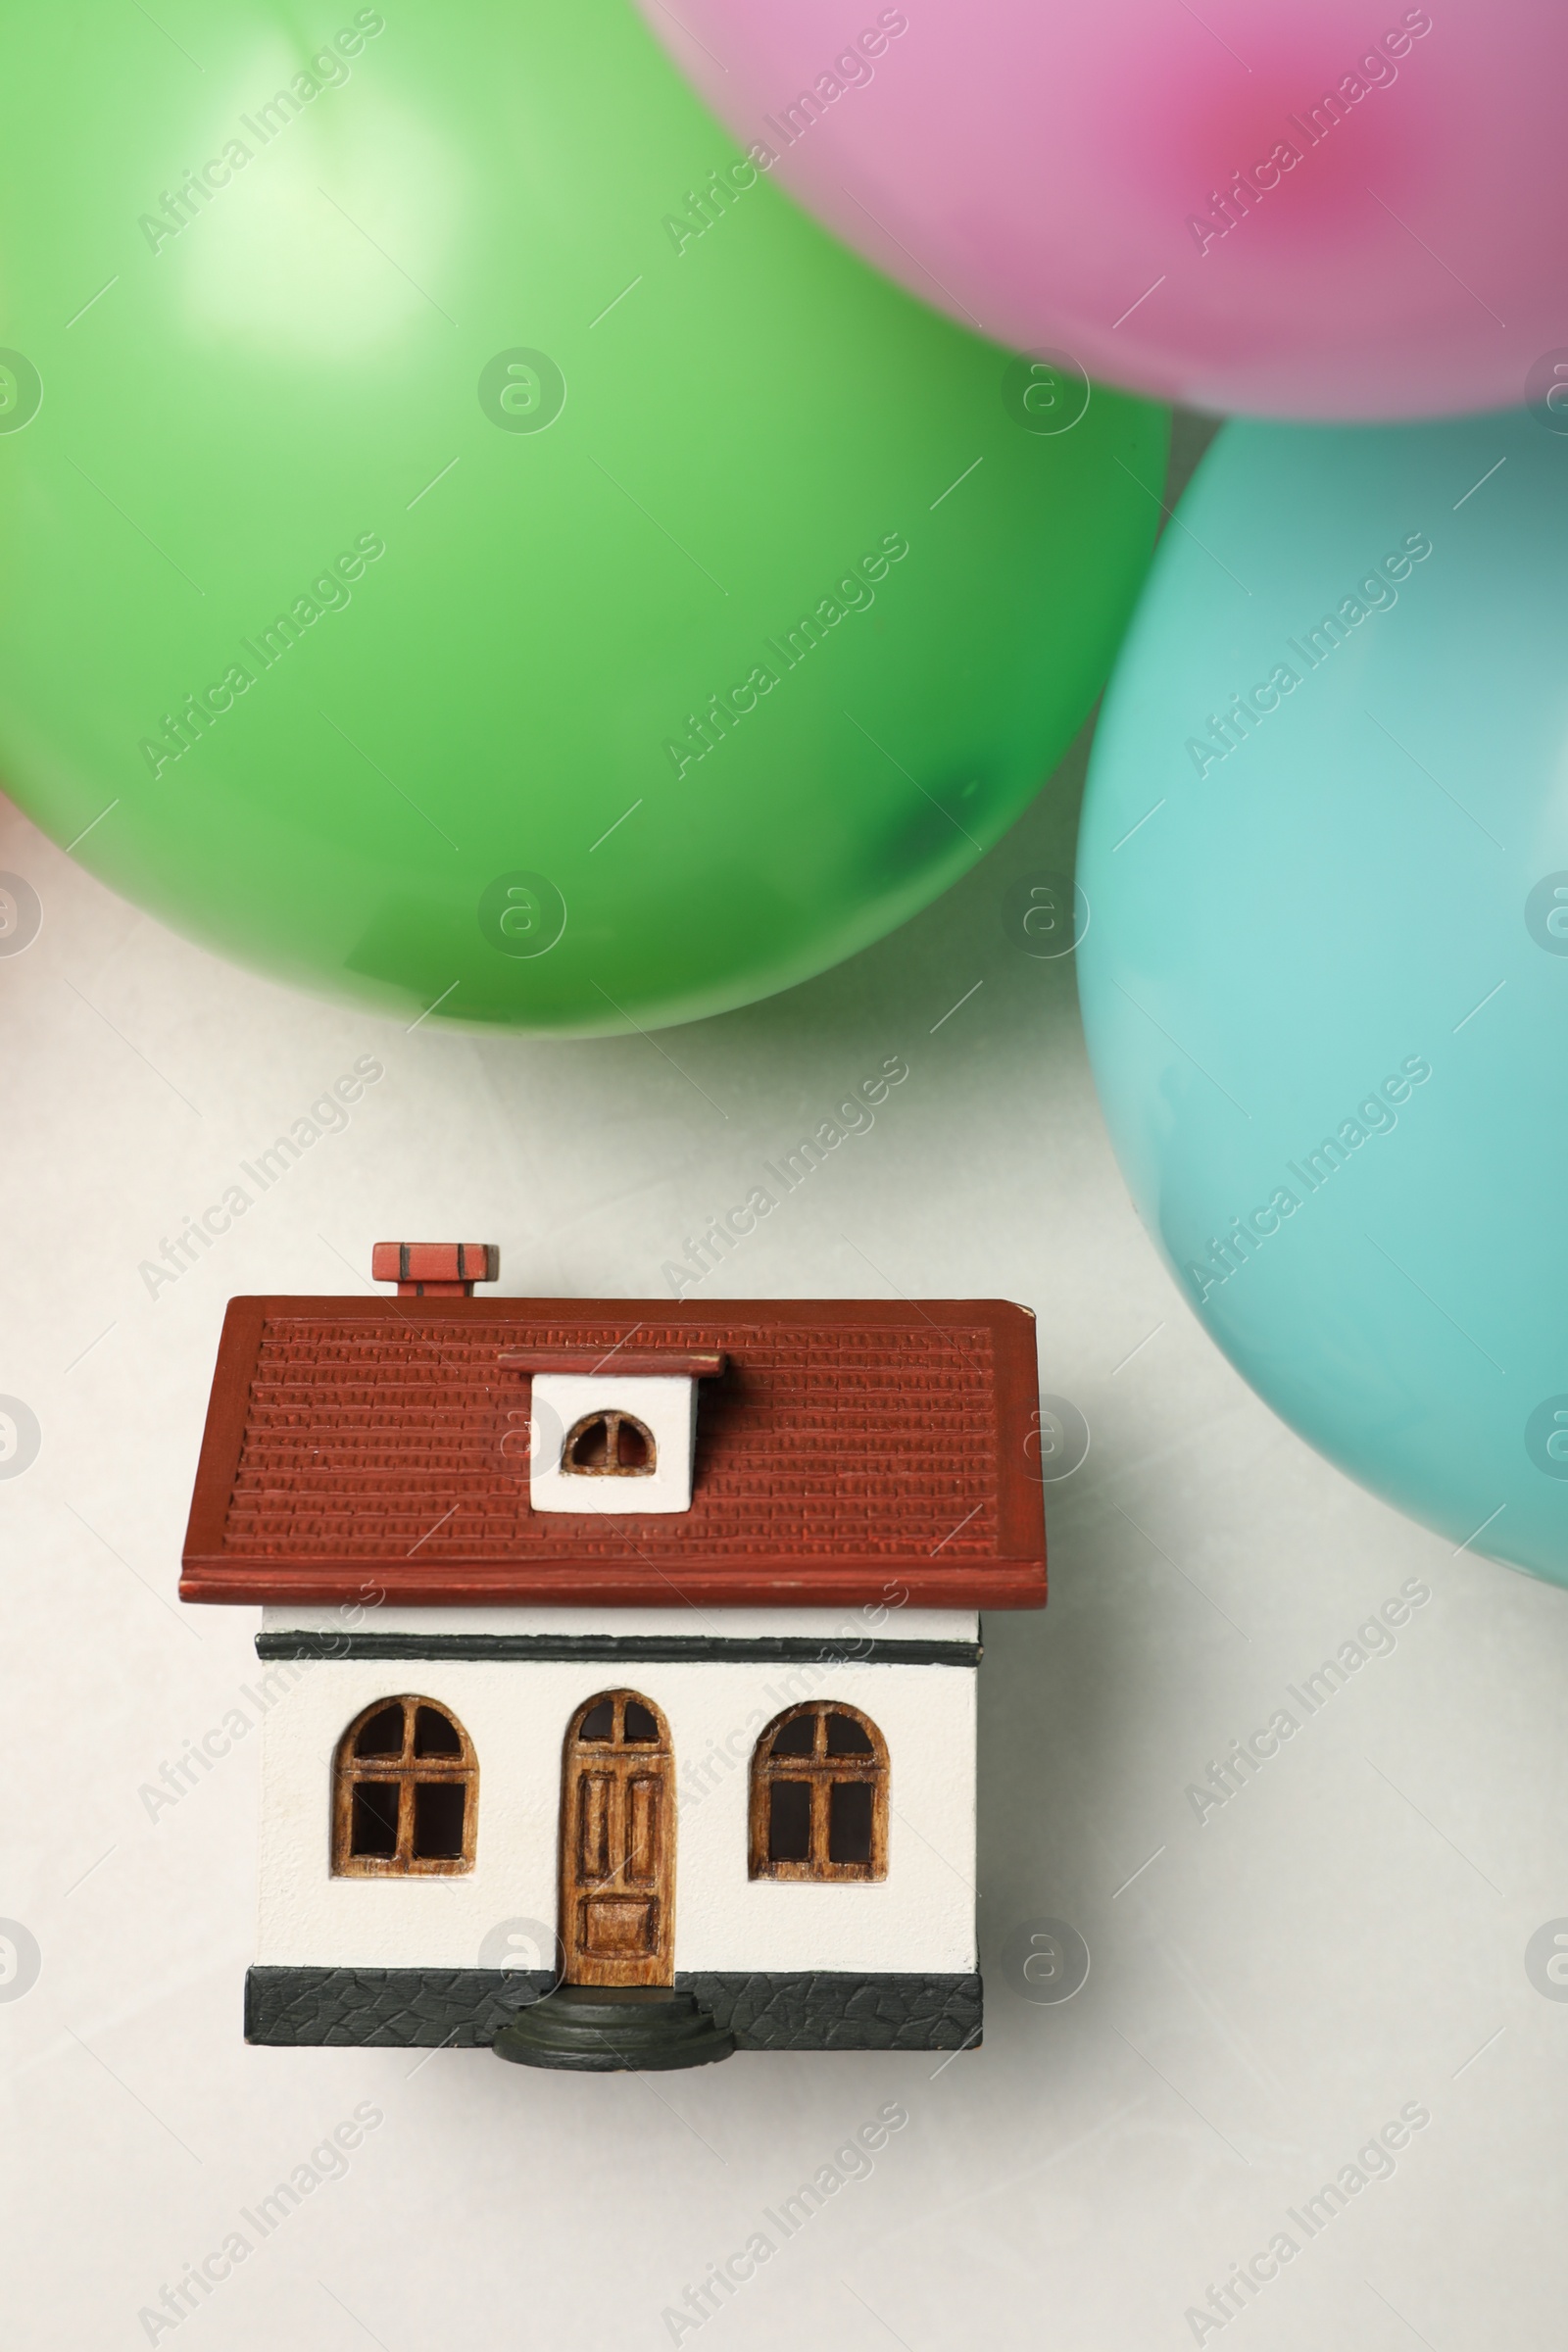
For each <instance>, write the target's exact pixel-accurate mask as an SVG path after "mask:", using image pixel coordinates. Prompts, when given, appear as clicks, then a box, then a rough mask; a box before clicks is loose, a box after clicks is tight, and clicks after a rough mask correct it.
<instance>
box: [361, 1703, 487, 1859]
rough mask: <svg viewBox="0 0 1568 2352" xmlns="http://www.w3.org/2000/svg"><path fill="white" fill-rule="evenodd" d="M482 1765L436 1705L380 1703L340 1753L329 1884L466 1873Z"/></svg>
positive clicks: (459, 1729) (454, 1721) (454, 1722)
mask: <svg viewBox="0 0 1568 2352" xmlns="http://www.w3.org/2000/svg"><path fill="white" fill-rule="evenodd" d="M478 1802H479V1765H478V1759H477V1758H476V1756H475V1755H474V1752H473V1742H472V1740H470V1739H469V1738H468V1735H467V1733H466V1731H465V1730H464V1728H463V1726H462V1724H461V1723H459V1721H458V1719H457V1717H456V1716H455V1715H452V1714H449V1713H448V1711H447V1709H446V1708H445V1707H439V1706H437V1705H436V1703H435V1701H434V1699H430V1698H418V1697H412V1696H411V1697H404V1698H378V1699H376V1700H375V1701H374V1702H373V1703H372V1704H371V1705H370V1706H368V1707H367V1708H366V1709H365V1711H364V1713H363V1714H360V1715H356V1716H355V1718H354V1721H353V1722H352V1723H351V1724H350V1725H349V1728H348V1730H347V1731H346V1732H345V1733H344V1735H343V1737H342V1739H341V1740H339V1741H338V1743H337V1755H336V1758H335V1761H334V1765H333V1773H332V1875H333V1877H334V1878H347V1879H394V1878H396V1879H402V1878H420V1879H424V1878H430V1879H442V1878H456V1877H458V1876H459V1875H460V1874H461V1873H462V1872H464V1871H468V1870H471V1869H472V1868H473V1848H474V1838H475V1835H476V1833H477V1829H478Z"/></svg>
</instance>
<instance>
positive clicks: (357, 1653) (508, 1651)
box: [256, 1631, 980, 1666]
mask: <svg viewBox="0 0 1568 2352" xmlns="http://www.w3.org/2000/svg"><path fill="white" fill-rule="evenodd" d="M256 1654H257V1656H258V1657H259V1658H386V1659H407V1660H410V1661H414V1662H425V1663H429V1662H431V1661H433V1660H437V1659H441V1658H541V1659H553V1660H558V1661H566V1662H572V1661H580V1662H581V1663H583V1664H585V1665H586V1664H590V1663H593V1662H594V1661H596V1660H608V1659H613V1658H628V1659H640V1660H641V1661H643V1662H644V1663H645V1664H650V1665H662V1666H685V1665H691V1664H696V1663H698V1662H699V1661H702V1660H706V1659H722V1660H727V1661H728V1662H729V1663H730V1664H732V1665H750V1666H785V1665H791V1664H807V1663H809V1664H811V1665H816V1666H862V1665H864V1666H978V1665H979V1663H980V1644H979V1642H877V1641H873V1640H871V1639H870V1638H869V1637H868V1638H867V1639H866V1640H865V1641H863V1642H832V1641H824V1640H823V1639H822V1637H821V1636H820V1635H805V1636H803V1635H798V1634H751V1635H741V1636H739V1637H737V1638H736V1639H735V1640H733V1641H732V1640H730V1639H728V1638H727V1637H726V1636H724V1635H722V1634H346V1633H345V1634H326V1633H314V1632H305V1631H300V1632H295V1633H288V1632H278V1633H268V1634H258V1635H257V1637H256Z"/></svg>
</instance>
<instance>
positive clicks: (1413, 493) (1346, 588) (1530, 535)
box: [1079, 407, 1568, 1584]
mask: <svg viewBox="0 0 1568 2352" xmlns="http://www.w3.org/2000/svg"><path fill="white" fill-rule="evenodd" d="M1565 435H1568V417H1557V416H1556V415H1555V414H1554V413H1553V412H1552V411H1551V410H1550V409H1549V408H1545V407H1543V408H1542V409H1540V410H1538V411H1521V412H1518V413H1508V414H1499V415H1493V416H1484V417H1473V418H1468V419H1465V420H1463V421H1461V422H1456V423H1444V424H1433V425H1419V426H1416V425H1404V426H1397V427H1375V428H1366V429H1353V430H1347V429H1343V428H1340V429H1321V428H1313V429H1303V428H1290V427H1283V426H1276V425H1263V424H1251V423H1238V424H1233V425H1230V426H1228V427H1227V428H1226V430H1225V431H1224V432H1223V433H1222V434H1221V435H1220V437H1219V438H1218V440H1217V441H1216V442H1215V443H1214V445H1213V447H1212V449H1211V450H1210V452H1209V454H1208V456H1207V457H1206V459H1205V460H1204V462H1203V464H1202V466H1201V468H1200V470H1199V473H1198V475H1197V477H1196V478H1195V480H1194V483H1193V485H1192V487H1191V489H1190V490H1189V492H1188V494H1187V497H1186V498H1185V499H1184V501H1183V503H1182V506H1181V509H1180V514H1179V517H1178V519H1179V521H1180V523H1181V525H1182V527H1181V528H1180V529H1176V530H1172V531H1170V532H1168V533H1167V534H1166V537H1165V539H1164V541H1163V544H1162V547H1161V550H1160V554H1159V557H1158V559H1157V562H1156V565H1155V568H1154V571H1153V573H1152V576H1151V579H1150V582H1149V585H1148V588H1147V590H1146V593H1145V596H1144V599H1143V602H1142V604H1141V605H1140V608H1139V611H1138V613H1137V615H1136V618H1135V621H1134V625H1133V627H1132V630H1131V632H1130V634H1129V637H1128V639H1127V642H1126V644H1125V646H1124V648H1123V651H1122V655H1121V659H1120V662H1119V664H1118V667H1117V670H1116V673H1115V676H1114V679H1113V681H1112V686H1111V689H1110V693H1109V696H1108V698H1107V702H1106V706H1105V710H1104V712H1103V717H1102V720H1101V724H1100V729H1099V737H1098V742H1097V746H1096V751H1095V757H1094V761H1093V765H1092V769H1091V774H1090V782H1089V789H1088V797H1087V802H1086V807H1085V812H1084V823H1083V831H1082V835H1081V847H1080V862H1079V882H1080V884H1081V886H1082V888H1083V890H1084V892H1085V894H1086V895H1087V898H1088V901H1089V907H1090V914H1091V919H1090V928H1089V932H1088V936H1087V938H1086V939H1085V941H1084V944H1083V946H1082V948H1081V950H1080V952H1079V960H1080V967H1081V970H1080V979H1081V985H1082V992H1083V1005H1084V1018H1085V1022H1086V1026H1087V1030H1088V1037H1089V1047H1090V1053H1091V1055H1092V1059H1093V1063H1094V1069H1095V1074H1096V1078H1097V1081H1098V1084H1099V1088H1100V1093H1101V1099H1102V1102H1103V1105H1104V1110H1105V1115H1106V1118H1107V1120H1108V1122H1109V1126H1110V1131H1111V1136H1112V1139H1113V1141H1114V1144H1115V1148H1116V1151H1117V1153H1118V1155H1119V1158H1120V1161H1121V1165H1122V1168H1123V1170H1124V1172H1125V1174H1126V1177H1127V1181H1128V1183H1129V1185H1130V1187H1131V1189H1132V1192H1133V1195H1134V1197H1135V1199H1136V1201H1137V1202H1138V1205H1139V1208H1140V1210H1141V1211H1142V1214H1143V1217H1144V1220H1145V1222H1146V1224H1147V1226H1148V1228H1149V1230H1150V1232H1151V1233H1152V1235H1154V1236H1155V1238H1156V1239H1157V1241H1158V1243H1159V1245H1160V1247H1161V1249H1162V1250H1163V1251H1164V1253H1165V1255H1166V1257H1167V1258H1168V1260H1169V1262H1170V1266H1171V1269H1172V1272H1173V1273H1174V1275H1175V1278H1176V1281H1177V1283H1178V1284H1179V1286H1180V1287H1181V1290H1182V1291H1183V1293H1184V1295H1185V1297H1186V1298H1187V1299H1188V1300H1189V1302H1190V1304H1191V1305H1192V1307H1193V1308H1194V1310H1195V1311H1196V1312H1197V1314H1198V1315H1199V1316H1200V1318H1201V1321H1202V1322H1203V1323H1204V1325H1205V1326H1206V1327H1207V1329H1208V1331H1209V1332H1210V1333H1211V1335H1212V1336H1213V1338H1214V1339H1215V1340H1216V1341H1217V1342H1218V1344H1219V1346H1220V1347H1221V1348H1223V1349H1224V1350H1225V1353H1226V1354H1227V1355H1228V1356H1229V1357H1230V1358H1231V1360H1232V1362H1233V1363H1234V1364H1235V1365H1236V1366H1237V1368H1238V1369H1239V1370H1240V1371H1241V1372H1242V1373H1243V1374H1244V1376H1245V1377H1246V1378H1247V1379H1248V1380H1249V1381H1250V1383H1251V1384H1252V1386H1253V1387H1254V1388H1255V1389H1256V1390H1257V1392H1258V1393H1259V1395H1260V1396H1261V1397H1263V1398H1264V1399H1265V1400H1266V1401H1267V1402H1268V1403H1269V1404H1270V1405H1271V1406H1272V1407H1273V1408H1274V1410H1275V1411H1276V1412H1277V1413H1279V1414H1280V1415H1281V1416H1282V1418H1283V1419H1284V1420H1285V1421H1287V1422H1288V1423H1289V1424H1290V1425H1291V1427H1292V1428H1293V1429H1295V1430H1296V1431H1298V1432H1299V1435H1300V1436H1301V1437H1303V1438H1305V1439H1306V1440H1307V1442H1308V1443H1309V1444H1311V1445H1312V1446H1316V1447H1318V1448H1319V1450H1320V1451H1321V1452H1323V1453H1325V1454H1326V1455H1327V1456H1328V1457H1329V1459H1330V1460H1331V1461H1333V1462H1335V1463H1337V1464H1338V1465H1339V1466H1340V1468H1341V1469H1343V1470H1345V1471H1347V1472H1348V1474H1349V1475H1350V1476H1351V1477H1352V1478H1355V1479H1358V1480H1359V1481H1360V1482H1361V1483H1362V1484H1363V1485H1364V1486H1366V1487H1369V1488H1370V1489H1371V1490H1372V1491H1373V1492H1374V1493H1375V1494H1377V1495H1382V1496H1383V1497H1384V1498H1385V1499H1386V1500H1387V1501H1389V1502H1391V1503H1393V1504H1394V1505H1396V1506H1397V1508H1398V1509H1400V1510H1402V1511H1405V1512H1408V1513H1409V1514H1410V1515H1411V1516H1412V1517H1413V1518H1415V1519H1418V1520H1420V1521H1422V1522H1423V1523H1424V1524H1425V1525H1426V1526H1428V1527H1431V1528H1434V1529H1436V1530H1438V1531H1440V1532H1441V1533H1442V1534H1443V1535H1444V1536H1446V1537H1447V1538H1449V1539H1451V1541H1452V1542H1453V1544H1454V1545H1455V1546H1456V1547H1457V1546H1459V1545H1461V1544H1468V1545H1469V1547H1470V1548H1471V1549H1472V1550H1473V1551H1478V1552H1484V1553H1487V1554H1489V1555H1491V1556H1492V1557H1494V1558H1496V1559H1499V1560H1504V1561H1508V1562H1510V1563H1511V1564H1512V1565H1514V1566H1515V1567H1519V1568H1524V1569H1529V1570H1531V1571H1533V1572H1534V1573H1535V1574H1536V1575H1538V1576H1543V1577H1545V1578H1548V1579H1550V1580H1551V1581H1552V1582H1554V1583H1557V1584H1568V1181H1565V1179H1568V661H1565V658H1564V646H1565V638H1568V437H1565Z"/></svg>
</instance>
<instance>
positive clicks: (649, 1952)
mask: <svg viewBox="0 0 1568 2352" xmlns="http://www.w3.org/2000/svg"><path fill="white" fill-rule="evenodd" d="M673 1768H674V1754H673V1751H672V1749H671V1747H670V1741H669V1728H668V1726H667V1725H666V1723H665V1721H664V1718H663V1716H662V1714H661V1713H660V1711H659V1709H658V1708H657V1707H656V1706H655V1705H654V1704H653V1702H652V1701H651V1700H650V1699H646V1698H643V1697H642V1696H640V1694H639V1693H638V1692H637V1691H601V1692H600V1693H599V1695H598V1696H597V1697H596V1698H591V1699H589V1700H588V1701H587V1703H586V1704H585V1705H583V1706H580V1707H579V1708H578V1709H577V1712H576V1714H575V1715H573V1717H572V1719H571V1723H570V1726H569V1728H568V1730H567V1733H566V1751H565V1759H564V1773H563V1777H562V1789H561V1940H562V1943H563V1945H564V1952H565V1981H566V1983H567V1984H568V1985H670V1984H673V1982H674V1963H675V1804H674V1789H673V1786H672V1781H673Z"/></svg>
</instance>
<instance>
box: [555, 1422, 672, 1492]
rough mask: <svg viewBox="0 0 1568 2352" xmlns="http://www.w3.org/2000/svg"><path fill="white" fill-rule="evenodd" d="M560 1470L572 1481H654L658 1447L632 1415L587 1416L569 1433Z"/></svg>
mask: <svg viewBox="0 0 1568 2352" xmlns="http://www.w3.org/2000/svg"><path fill="white" fill-rule="evenodd" d="M561 1467H562V1470H563V1472H564V1474H565V1475H566V1476H568V1477H571V1478H652V1477H653V1475H654V1472H655V1471H656V1470H657V1469H658V1467H659V1446H658V1445H657V1443H656V1441H655V1438H654V1433H653V1431H652V1430H651V1429H649V1428H647V1427H646V1426H645V1424H644V1423H643V1422H641V1421H639V1420H637V1419H636V1417H635V1415H633V1414H631V1413H617V1412H604V1413H585V1414H584V1415H583V1418H582V1419H581V1420H580V1421H578V1422H577V1423H575V1424H574V1426H573V1427H572V1428H571V1429H570V1430H568V1431H567V1433H566V1443H565V1445H564V1446H563V1447H562V1449H561Z"/></svg>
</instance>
